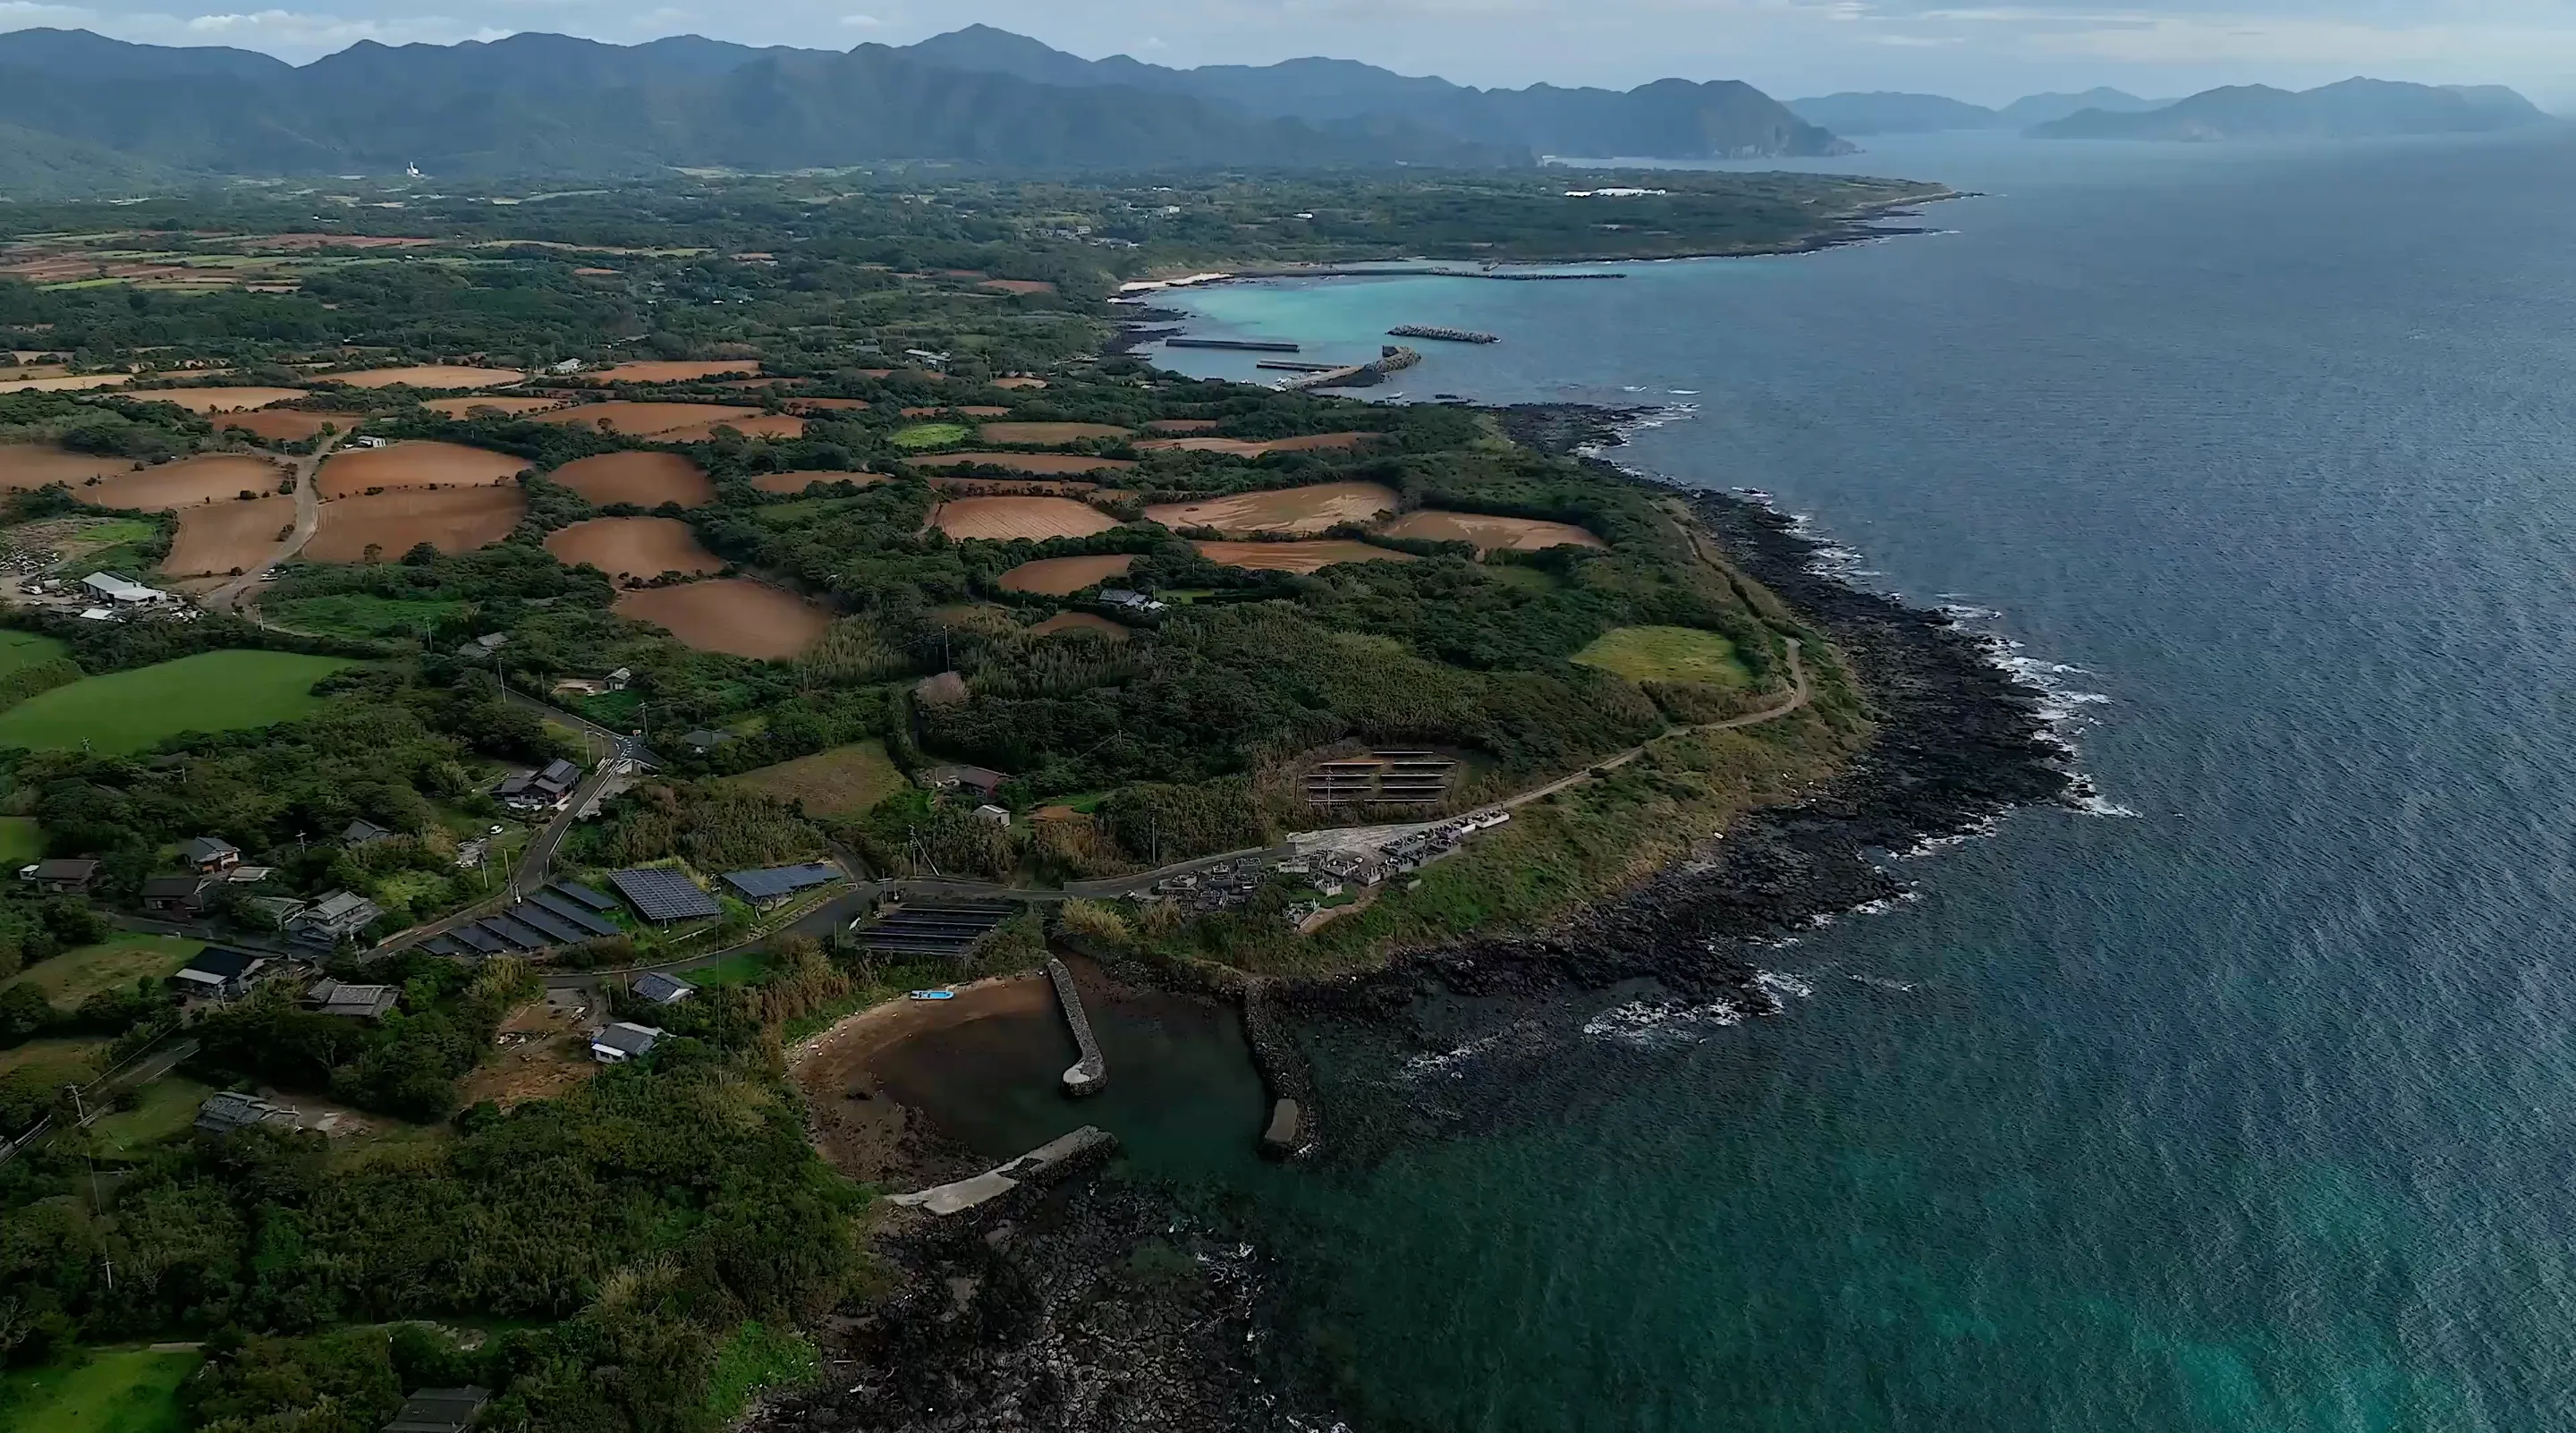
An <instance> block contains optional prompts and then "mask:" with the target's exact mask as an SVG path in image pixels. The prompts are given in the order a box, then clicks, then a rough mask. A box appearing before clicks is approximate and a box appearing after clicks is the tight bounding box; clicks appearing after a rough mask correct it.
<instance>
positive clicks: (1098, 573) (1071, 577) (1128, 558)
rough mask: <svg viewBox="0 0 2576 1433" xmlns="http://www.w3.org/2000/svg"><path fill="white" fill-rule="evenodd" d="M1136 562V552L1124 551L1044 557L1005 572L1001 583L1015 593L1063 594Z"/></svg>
mask: <svg viewBox="0 0 2576 1433" xmlns="http://www.w3.org/2000/svg"><path fill="white" fill-rule="evenodd" d="M1135 565H1136V557H1135V554H1133V553H1125V552H1113V553H1102V554H1098V555H1095V556H1091V557H1041V558H1039V559H1038V560H1037V561H1035V562H1023V563H1021V564H1020V565H1019V566H1017V567H1014V568H1012V569H1011V570H1010V571H1008V572H1005V573H1003V574H1002V586H1004V587H1005V588H1008V589H1009V590H1011V591H1013V592H1043V593H1045V594H1047V595H1048V596H1050V597H1062V596H1064V595H1065V594H1066V593H1068V592H1079V591H1081V590H1082V589H1083V588H1086V587H1089V586H1090V585H1091V584H1093V583H1095V582H1106V581H1108V580H1109V579H1110V578H1112V577H1116V576H1118V575H1119V574H1120V573H1123V572H1125V571H1126V570H1127V569H1128V568H1130V567H1133V566H1135Z"/></svg>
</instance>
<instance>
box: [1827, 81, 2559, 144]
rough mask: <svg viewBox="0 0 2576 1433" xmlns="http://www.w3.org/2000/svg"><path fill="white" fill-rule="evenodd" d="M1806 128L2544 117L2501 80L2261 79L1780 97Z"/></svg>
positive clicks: (2126, 130)
mask: <svg viewBox="0 0 2576 1433" xmlns="http://www.w3.org/2000/svg"><path fill="white" fill-rule="evenodd" d="M1789 108H1790V109H1791V110H1793V111H1795V112H1796V113H1797V114H1798V115H1799V117H1801V118H1803V119H1805V120H1807V121H1808V122H1810V123H1812V124H1817V125H1821V126H1823V127H1825V128H1827V129H1831V130H1833V131H1834V132H1835V133H1837V134H1851V135H1871V134H1929V133H1934V132H1937V131H1944V130H1963V129H1995V130H2016V131H2019V132H2021V133H2024V134H2028V135H2031V136H2033V137H2034V138H2039V139H2165V140H2218V139H2367V138H2371V137H2373V136H2380V135H2402V134H2475V133H2482V132H2485V131H2489V130H2499V129H2513V128H2518V127H2520V126H2524V125H2532V124H2542V123H2546V122H2547V121H2548V119H2549V116H2548V115H2546V114H2543V113H2542V112H2541V111H2540V110H2539V108H2538V107H2536V106H2535V105H2533V104H2532V103H2531V101H2529V100H2527V99H2524V98H2523V97H2522V96H2521V95H2519V94H2516V93H2515V92H2514V91H2512V90H2509V89H2507V88H2505V87H2504V86H2502V85H2416V84H2406V83H2403V82H2400V81H2395V80H2367V79H2352V80H2345V81H2343V82H2342V83H2340V84H2332V85H2326V86H2324V87H2322V88H2320V89H2313V90H2306V91H2303V92H2298V93H2293V92H2291V91H2288V90H2277V89H2272V88H2270V87H2268V86H2264V85H2248V86H2238V87H2233V88H2228V89H2215V90H2205V91H2203V92H2201V93H2200V94H2196V95H2193V96H2191V97H2190V98H2188V99H2179V100H2149V99H2140V98H2138V97H2137V96H2136V95H2133V94H2129V93H2127V92H2125V91H2122V90H2114V89H2096V90H2087V91H2085V92H2084V93H2082V94H2072V95H2062V94H2045V95H2031V96H2028V97H2027V98H2024V99H2019V100H2015V101H2013V102H2012V103H2011V104H2009V105H2006V106H2004V107H2003V108H2002V109H1999V110H1996V109H1988V108H1986V107H1985V106H1983V105H1973V104H1968V103H1966V102H1964V101H1961V100H1954V99H1949V98H1947V97H1945V96H1942V95H1918V94H1897V93H1886V92H1879V93H1871V94H1835V95H1819V96H1817V97H1816V98H1814V99H1802V100H1791V101H1789Z"/></svg>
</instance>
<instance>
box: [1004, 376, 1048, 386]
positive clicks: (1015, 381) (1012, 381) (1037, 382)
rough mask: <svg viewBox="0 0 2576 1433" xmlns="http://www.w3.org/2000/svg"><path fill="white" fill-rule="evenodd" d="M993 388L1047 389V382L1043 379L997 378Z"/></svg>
mask: <svg viewBox="0 0 2576 1433" xmlns="http://www.w3.org/2000/svg"><path fill="white" fill-rule="evenodd" d="M992 386H993V387H995V388H1044V387H1046V380H1045V379H1043V378H1027V377H1021V378H996V379H994V380H993V383H992Z"/></svg>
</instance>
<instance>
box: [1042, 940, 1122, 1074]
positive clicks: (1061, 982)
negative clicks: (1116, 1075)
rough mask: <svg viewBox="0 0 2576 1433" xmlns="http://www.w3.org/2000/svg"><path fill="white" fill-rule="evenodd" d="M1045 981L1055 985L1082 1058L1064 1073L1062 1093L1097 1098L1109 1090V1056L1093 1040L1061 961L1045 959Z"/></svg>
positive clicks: (1077, 994) (1069, 973)
mask: <svg viewBox="0 0 2576 1433" xmlns="http://www.w3.org/2000/svg"><path fill="white" fill-rule="evenodd" d="M1047 979H1048V980H1049V981H1051V982H1053V983H1054V985H1055V998H1056V1003H1057V1004H1059V1005H1061V1006H1063V1007H1064V1023H1065V1024H1066V1025H1067V1026H1069V1027H1071V1028H1072V1030H1073V1046H1074V1048H1075V1049H1077V1050H1079V1051H1081V1052H1082V1058H1081V1059H1079V1060H1077V1061H1075V1062H1074V1064H1073V1067H1072V1068H1071V1069H1068V1070H1066V1071H1065V1072H1064V1092H1065V1093H1066V1094H1068V1095H1071V1096H1073V1097H1074V1098H1076V1099H1080V1098H1081V1097H1082V1096H1084V1095H1096V1094H1098V1093H1100V1092H1101V1091H1102V1090H1105V1089H1107V1088H1108V1087H1109V1057H1108V1056H1106V1055H1103V1054H1101V1053H1100V1042H1099V1041H1098V1040H1096V1039H1094V1038H1092V1034H1091V1017H1090V1016H1088V1015H1085V1014H1083V1013H1082V992H1081V991H1079V990H1076V989H1075V988H1074V985H1073V972H1072V971H1070V970H1067V969H1065V965H1064V962H1063V961H1061V960H1058V959H1056V958H1055V957H1054V956H1051V955H1050V956H1048V957H1047Z"/></svg>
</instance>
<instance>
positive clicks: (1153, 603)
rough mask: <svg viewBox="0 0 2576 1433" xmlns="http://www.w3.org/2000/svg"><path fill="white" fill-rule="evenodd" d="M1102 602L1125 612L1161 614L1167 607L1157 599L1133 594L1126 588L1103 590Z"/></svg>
mask: <svg viewBox="0 0 2576 1433" xmlns="http://www.w3.org/2000/svg"><path fill="white" fill-rule="evenodd" d="M1100 600H1101V601H1103V602H1105V603H1107V604H1109V605H1110V606H1112V607H1115V608H1118V609H1119V610H1120V611H1123V612H1160V611H1162V610H1163V608H1164V606H1165V604H1164V603H1163V602H1161V601H1159V600H1157V599H1155V598H1152V597H1148V596H1146V595H1145V594H1144V593H1142V592H1131V591H1129V590H1127V589H1126V588H1124V587H1103V588H1101V589H1100Z"/></svg>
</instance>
